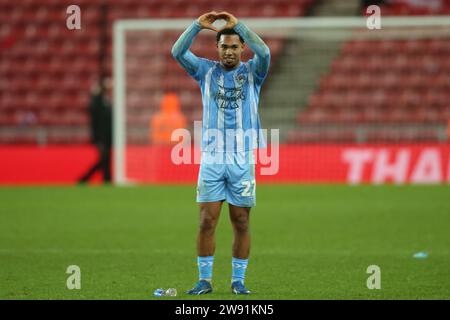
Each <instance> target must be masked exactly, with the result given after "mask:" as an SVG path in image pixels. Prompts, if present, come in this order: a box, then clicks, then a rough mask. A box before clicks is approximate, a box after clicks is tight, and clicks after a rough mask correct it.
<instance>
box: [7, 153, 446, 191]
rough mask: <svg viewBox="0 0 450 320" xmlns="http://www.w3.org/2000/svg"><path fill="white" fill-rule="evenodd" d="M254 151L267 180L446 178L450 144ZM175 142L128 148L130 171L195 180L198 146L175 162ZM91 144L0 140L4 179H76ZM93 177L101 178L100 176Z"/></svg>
mask: <svg viewBox="0 0 450 320" xmlns="http://www.w3.org/2000/svg"><path fill="white" fill-rule="evenodd" d="M272 147H273V146H269V148H268V149H263V150H260V151H259V152H258V153H257V154H256V158H257V160H258V165H257V180H258V182H263V183H348V184H360V183H364V184H384V183H395V184H416V183H428V184H439V183H441V184H442V183H444V184H447V183H449V182H450V145H448V144H396V145H379V144H372V145H341V144H339V145H337V144H336V145H325V144H323V145H280V146H279V148H278V151H277V149H275V148H272ZM173 155H174V150H173V149H172V148H171V147H157V146H132V147H128V149H127V156H126V162H127V165H126V168H127V169H126V173H127V177H128V178H129V179H130V180H132V181H136V182H141V183H195V182H196V179H197V174H198V161H199V159H200V157H199V153H198V151H194V150H191V151H190V154H189V153H188V154H183V160H184V162H185V163H181V164H175V163H174V161H173V160H172V159H173ZM96 157H97V155H96V151H95V149H94V148H93V147H91V146H47V147H38V146H0V183H1V184H73V183H76V181H77V179H78V178H79V177H80V176H81V174H82V173H83V172H84V171H85V170H87V169H88V167H89V166H90V165H91V164H92V163H93V162H94V161H95V160H96ZM94 181H97V182H98V181H99V177H98V176H97V177H96V178H95V179H94Z"/></svg>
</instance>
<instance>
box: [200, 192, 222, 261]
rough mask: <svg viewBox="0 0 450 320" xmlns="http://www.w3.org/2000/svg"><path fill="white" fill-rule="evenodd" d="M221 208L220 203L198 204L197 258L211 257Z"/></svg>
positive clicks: (214, 246)
mask: <svg viewBox="0 0 450 320" xmlns="http://www.w3.org/2000/svg"><path fill="white" fill-rule="evenodd" d="M221 208H222V201H216V202H201V203H200V223H199V228H198V236H197V254H198V256H199V257H208V256H213V255H214V251H215V248H216V241H215V237H214V233H215V231H216V226H217V222H218V220H219V216H220V210H221Z"/></svg>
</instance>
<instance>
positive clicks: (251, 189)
mask: <svg viewBox="0 0 450 320" xmlns="http://www.w3.org/2000/svg"><path fill="white" fill-rule="evenodd" d="M255 183H256V181H255V180H252V181H248V180H246V181H242V184H243V185H244V186H245V189H244V191H242V193H241V196H243V197H251V196H253V195H254V194H255Z"/></svg>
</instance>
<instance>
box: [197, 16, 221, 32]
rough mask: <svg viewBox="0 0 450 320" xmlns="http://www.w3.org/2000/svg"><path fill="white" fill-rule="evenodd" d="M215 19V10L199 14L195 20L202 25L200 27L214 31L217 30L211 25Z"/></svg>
mask: <svg viewBox="0 0 450 320" xmlns="http://www.w3.org/2000/svg"><path fill="white" fill-rule="evenodd" d="M216 19H217V13H216V12H215V11H211V12H208V13H205V14H203V15H201V16H200V17H199V18H198V19H197V21H198V23H200V25H201V26H202V29H210V30H213V31H215V32H218V31H219V30H217V28H216V27H214V26H213V23H214V21H216Z"/></svg>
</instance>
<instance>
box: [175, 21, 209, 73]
mask: <svg viewBox="0 0 450 320" xmlns="http://www.w3.org/2000/svg"><path fill="white" fill-rule="evenodd" d="M201 29H202V27H201V26H200V23H198V21H194V22H193V23H192V24H191V25H190V26H189V27H188V28H187V29H186V31H184V32H183V34H182V35H181V36H180V37H179V38H178V40H177V41H176V42H175V44H174V45H173V47H172V56H173V57H174V58H175V59H176V60H177V61H178V62H179V63H180V64H181V66H182V67H183V68H184V69H186V71H187V72H188V73H189V74H194V73H196V72H197V69H198V66H199V58H198V57H197V56H196V55H195V54H193V53H192V52H191V51H190V50H189V48H190V47H191V45H192V42H193V41H194V38H195V36H196V35H197V34H198V33H199V32H200V30H201Z"/></svg>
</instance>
